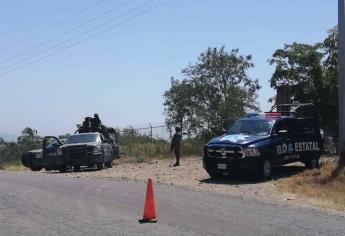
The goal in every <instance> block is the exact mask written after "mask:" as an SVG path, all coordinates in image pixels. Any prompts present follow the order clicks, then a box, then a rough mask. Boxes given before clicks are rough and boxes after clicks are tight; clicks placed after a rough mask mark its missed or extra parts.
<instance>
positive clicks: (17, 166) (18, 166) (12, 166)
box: [0, 162, 27, 171]
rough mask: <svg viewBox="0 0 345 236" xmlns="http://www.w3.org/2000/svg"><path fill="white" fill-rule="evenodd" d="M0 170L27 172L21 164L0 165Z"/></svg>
mask: <svg viewBox="0 0 345 236" xmlns="http://www.w3.org/2000/svg"><path fill="white" fill-rule="evenodd" d="M0 170H7V171H20V170H27V168H26V167H25V166H23V165H22V164H21V163H16V162H12V163H2V164H1V165H0Z"/></svg>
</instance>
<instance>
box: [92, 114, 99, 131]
mask: <svg viewBox="0 0 345 236" xmlns="http://www.w3.org/2000/svg"><path fill="white" fill-rule="evenodd" d="M101 124H102V122H101V120H100V119H99V116H98V114H97V113H95V114H94V116H93V118H92V119H91V129H92V130H93V131H94V132H95V131H99V130H100V126H101Z"/></svg>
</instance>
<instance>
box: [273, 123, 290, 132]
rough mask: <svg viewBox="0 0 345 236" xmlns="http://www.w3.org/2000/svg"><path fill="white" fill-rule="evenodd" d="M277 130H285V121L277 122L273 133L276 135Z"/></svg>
mask: <svg viewBox="0 0 345 236" xmlns="http://www.w3.org/2000/svg"><path fill="white" fill-rule="evenodd" d="M279 130H287V125H286V122H285V120H279V121H277V123H276V125H275V128H274V133H275V134H278V131H279Z"/></svg>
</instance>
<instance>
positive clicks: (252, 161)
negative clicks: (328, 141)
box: [203, 112, 323, 179]
mask: <svg viewBox="0 0 345 236" xmlns="http://www.w3.org/2000/svg"><path fill="white" fill-rule="evenodd" d="M322 151H323V137H322V131H321V130H320V128H319V124H318V122H317V120H316V119H314V118H297V117H294V116H282V115H281V113H278V112H267V113H265V114H264V115H259V114H251V115H249V116H247V117H244V118H241V119H238V120H237V121H236V122H235V123H234V125H233V126H232V127H231V128H230V129H229V130H228V131H227V132H226V134H224V135H222V136H220V137H216V138H213V139H211V140H210V141H209V142H208V143H207V144H205V146H204V155H203V166H204V168H205V170H206V171H207V172H208V174H209V175H210V176H211V177H212V178H218V177H220V176H221V175H223V174H224V175H226V174H230V173H232V172H237V171H238V170H249V171H251V172H252V173H256V174H257V175H258V176H259V177H260V178H261V179H268V178H269V177H270V176H271V174H272V169H273V168H274V167H277V166H280V165H284V164H288V163H292V162H303V163H304V164H305V166H306V167H307V168H318V166H319V160H320V156H321V153H322Z"/></svg>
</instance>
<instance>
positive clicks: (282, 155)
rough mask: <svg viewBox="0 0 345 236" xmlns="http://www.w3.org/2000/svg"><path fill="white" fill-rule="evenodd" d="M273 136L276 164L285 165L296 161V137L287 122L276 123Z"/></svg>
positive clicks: (279, 121)
mask: <svg viewBox="0 0 345 236" xmlns="http://www.w3.org/2000/svg"><path fill="white" fill-rule="evenodd" d="M273 136H274V141H273V142H274V147H275V149H276V150H275V160H276V164H285V163H289V162H292V161H293V160H294V159H296V155H295V150H294V140H293V139H294V137H293V134H292V132H291V127H290V126H289V124H288V122H287V121H286V120H278V121H277V122H276V124H275V127H274V134H273Z"/></svg>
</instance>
